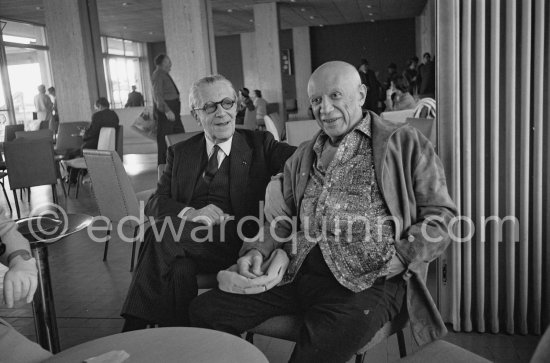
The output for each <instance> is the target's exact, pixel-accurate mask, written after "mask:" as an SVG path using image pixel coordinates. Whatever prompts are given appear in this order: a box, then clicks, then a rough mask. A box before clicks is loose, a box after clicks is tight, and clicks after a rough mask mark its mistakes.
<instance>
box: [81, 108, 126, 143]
mask: <svg viewBox="0 0 550 363" xmlns="http://www.w3.org/2000/svg"><path fill="white" fill-rule="evenodd" d="M118 124H119V121H118V116H117V114H116V112H115V111H113V110H110V109H108V108H107V109H105V110H101V111H97V112H96V113H94V114H93V115H92V123H91V124H90V127H88V128H87V129H86V132H85V133H84V136H83V137H82V149H97V142H98V141H99V131H101V128H102V127H114V128H115V129H118Z"/></svg>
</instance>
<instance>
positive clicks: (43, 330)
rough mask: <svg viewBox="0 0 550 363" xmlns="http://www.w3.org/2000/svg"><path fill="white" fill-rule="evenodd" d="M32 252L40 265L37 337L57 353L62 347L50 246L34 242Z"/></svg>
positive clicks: (35, 324)
mask: <svg viewBox="0 0 550 363" xmlns="http://www.w3.org/2000/svg"><path fill="white" fill-rule="evenodd" d="M32 254H33V257H34V258H35V259H36V264H37V266H38V287H37V289H36V293H35V294H34V300H33V303H32V309H33V313H34V327H35V329H36V339H37V341H38V344H40V345H41V346H42V348H44V349H47V350H49V351H50V352H52V353H54V354H55V353H58V352H59V351H60V348H59V334H58V331H57V320H56V317H55V305H54V301H53V292H52V284H51V279H50V265H49V262H48V247H47V246H46V245H45V244H43V243H38V244H36V245H34V244H33V246H32Z"/></svg>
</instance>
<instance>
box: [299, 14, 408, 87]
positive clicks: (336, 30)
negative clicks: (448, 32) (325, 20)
mask: <svg viewBox="0 0 550 363" xmlns="http://www.w3.org/2000/svg"><path fill="white" fill-rule="evenodd" d="M310 34H311V65H312V69H315V68H317V67H318V66H320V65H321V64H323V63H325V62H327V61H330V60H343V61H346V62H349V63H351V64H353V65H356V66H357V65H359V62H360V60H361V58H366V59H367V60H368V61H369V65H370V66H369V68H371V69H372V70H374V71H375V72H380V74H379V76H378V78H379V79H380V80H382V79H385V74H386V67H387V65H388V64H389V63H391V62H394V63H395V64H397V70H398V72H401V71H402V70H403V69H404V68H405V64H406V61H407V59H409V58H410V57H412V56H413V55H415V54H416V50H415V44H416V37H415V19H414V18H411V19H401V20H386V21H377V22H375V23H355V24H345V25H332V26H324V27H322V28H321V27H311V28H310Z"/></svg>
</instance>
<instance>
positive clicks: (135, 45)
mask: <svg viewBox="0 0 550 363" xmlns="http://www.w3.org/2000/svg"><path fill="white" fill-rule="evenodd" d="M101 45H102V51H103V65H104V67H105V77H106V81H107V88H108V93H109V95H108V98H109V102H110V103H111V108H123V107H124V106H125V105H126V102H127V100H128V93H130V92H131V91H132V86H136V87H137V91H138V92H141V93H143V89H144V87H143V84H144V83H143V77H142V64H143V63H144V60H145V59H146V57H145V54H144V53H145V45H144V44H142V43H139V42H133V41H131V40H125V39H118V38H108V37H102V38H101Z"/></svg>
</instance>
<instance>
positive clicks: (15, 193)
mask: <svg viewBox="0 0 550 363" xmlns="http://www.w3.org/2000/svg"><path fill="white" fill-rule="evenodd" d="M12 192H13V199H14V200H15V210H16V211H17V218H21V212H20V211H19V201H18V200H17V191H16V190H12Z"/></svg>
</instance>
